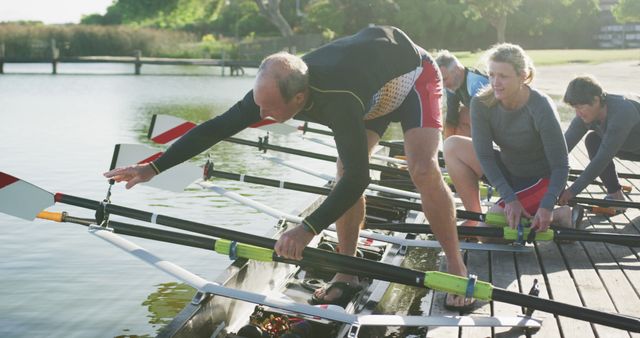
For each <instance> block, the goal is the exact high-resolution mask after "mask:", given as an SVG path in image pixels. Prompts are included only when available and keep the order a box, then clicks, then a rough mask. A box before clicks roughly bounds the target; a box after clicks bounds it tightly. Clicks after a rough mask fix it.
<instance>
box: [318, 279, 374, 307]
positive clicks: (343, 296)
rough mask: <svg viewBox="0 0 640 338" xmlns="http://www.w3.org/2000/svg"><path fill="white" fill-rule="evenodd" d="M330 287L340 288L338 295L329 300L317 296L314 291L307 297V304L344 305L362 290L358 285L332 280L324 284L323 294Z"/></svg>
mask: <svg viewBox="0 0 640 338" xmlns="http://www.w3.org/2000/svg"><path fill="white" fill-rule="evenodd" d="M332 289H337V290H340V291H341V292H340V296H338V297H337V298H334V299H331V300H324V297H323V298H320V297H317V296H316V295H315V293H314V294H313V295H311V299H309V304H311V305H318V304H334V305H339V306H342V307H346V306H347V304H349V302H350V301H351V299H353V297H354V296H355V295H356V294H357V293H358V292H360V291H361V290H362V287H361V286H360V285H356V286H353V285H351V284H349V283H347V282H333V283H327V284H326V285H325V286H324V295H325V296H326V295H328V294H329V293H330V292H331V290H332Z"/></svg>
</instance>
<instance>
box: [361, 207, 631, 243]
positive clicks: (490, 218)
mask: <svg viewBox="0 0 640 338" xmlns="http://www.w3.org/2000/svg"><path fill="white" fill-rule="evenodd" d="M486 218H487V222H488V223H489V224H492V225H495V226H494V227H470V226H458V227H457V231H458V235H462V236H478V237H489V238H501V239H504V240H509V241H518V237H519V236H518V230H517V229H512V228H510V227H509V226H508V224H507V222H506V219H505V217H504V215H502V214H492V213H488V214H487V217H486ZM528 222H530V221H529V220H526V221H525V219H523V223H525V224H523V225H528ZM366 229H372V230H373V229H377V230H388V231H397V232H407V233H417V234H419V233H425V234H431V233H433V232H432V230H431V226H429V225H427V224H418V223H367V225H366ZM531 233H532V232H531V230H530V229H529V228H524V229H523V233H522V234H521V235H520V237H521V238H523V239H525V240H529V236H530V235H531ZM531 236H532V238H531V240H534V241H560V242H561V241H584V242H603V243H611V244H618V245H624V246H629V247H640V235H626V234H618V233H605V232H592V231H586V230H579V229H567V228H562V227H557V226H552V227H551V229H550V230H548V231H543V232H535V231H534V232H533V235H531Z"/></svg>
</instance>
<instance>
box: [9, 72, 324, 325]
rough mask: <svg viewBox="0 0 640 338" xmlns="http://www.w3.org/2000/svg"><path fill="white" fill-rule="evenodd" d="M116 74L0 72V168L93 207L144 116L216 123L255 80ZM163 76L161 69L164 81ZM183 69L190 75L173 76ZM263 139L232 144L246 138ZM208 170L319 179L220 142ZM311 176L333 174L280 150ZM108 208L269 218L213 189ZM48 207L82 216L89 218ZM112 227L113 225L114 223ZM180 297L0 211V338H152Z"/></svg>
mask: <svg viewBox="0 0 640 338" xmlns="http://www.w3.org/2000/svg"><path fill="white" fill-rule="evenodd" d="M130 68H132V67H129V66H121V65H64V64H63V65H60V66H59V72H60V73H62V74H59V75H55V76H54V75H48V74H47V73H48V72H50V65H5V72H6V73H7V74H4V75H0V117H1V122H0V139H1V140H2V142H0V170H1V171H4V172H7V173H9V174H12V175H14V176H17V177H20V178H22V179H24V180H27V181H30V182H31V183H33V184H35V185H38V186H40V187H42V188H44V189H47V190H49V191H52V192H63V193H67V194H71V195H76V196H82V197H86V198H91V199H95V200H101V199H103V198H104V197H105V193H106V191H107V187H108V185H107V182H106V180H105V179H104V178H103V177H102V175H101V174H102V173H103V172H104V171H106V170H107V169H108V166H109V164H110V161H111V156H112V152H113V147H114V144H116V143H145V142H146V143H148V141H146V140H145V138H146V130H147V128H148V126H149V120H150V117H151V115H152V114H154V113H160V114H173V115H178V116H181V117H183V118H188V119H195V120H199V121H202V120H205V119H207V118H208V117H210V116H214V115H216V114H220V113H222V112H224V111H225V110H226V108H227V107H229V106H230V105H232V104H233V103H235V102H236V101H237V100H239V99H240V98H241V97H242V96H243V95H244V93H245V92H246V91H247V90H249V89H250V88H251V86H252V82H253V77H251V76H244V77H240V78H231V77H220V76H217V75H215V73H217V72H219V71H212V70H209V69H199V70H198V69H195V70H194V68H178V67H157V68H153V67H148V66H145V67H143V70H142V72H143V75H141V76H134V75H131V73H132V71H133V70H132V69H130ZM167 73H173V75H171V74H167ZM184 73H191V74H192V76H185V75H180V74H184ZM263 134H264V133H262V132H256V131H245V132H243V133H241V134H240V135H239V136H240V137H243V138H246V139H251V140H257V137H258V136H262V135H263ZM271 140H272V142H273V143H274V144H280V145H285V144H286V145H288V146H291V147H298V148H304V149H306V150H311V151H319V152H324V153H327V154H333V151H332V150H331V149H329V148H326V147H323V146H321V145H315V144H313V143H310V142H308V141H304V140H302V139H301V138H300V136H299V135H288V136H278V135H273V136H272V137H271ZM211 156H212V158H213V160H214V161H215V163H216V168H217V169H219V170H224V171H232V172H243V173H247V174H251V175H256V176H268V177H271V178H278V179H281V178H286V179H287V180H291V181H297V182H302V183H306V184H322V183H324V182H323V181H322V180H320V179H316V178H313V177H310V176H307V175H305V174H302V173H298V172H296V171H293V170H291V169H287V168H284V167H280V166H276V165H274V164H272V163H271V162H269V161H267V160H264V159H262V158H260V156H258V151H257V150H256V149H253V148H249V147H246V146H240V145H232V144H227V143H224V142H223V143H221V144H219V145H218V146H216V147H214V148H213V151H212V152H211ZM279 156H281V157H283V158H285V159H289V160H295V161H298V162H300V163H303V164H305V165H307V166H310V167H313V168H315V169H317V170H322V171H325V172H327V173H333V171H334V165H333V164H331V163H327V162H322V161H318V160H312V159H303V158H301V157H297V156H293V155H286V154H279ZM216 182H218V183H219V185H221V186H223V187H225V188H227V189H230V190H233V191H236V192H239V193H241V194H243V195H245V196H248V197H251V198H253V199H255V200H258V201H260V202H262V203H266V204H268V205H270V206H272V207H275V208H278V209H280V210H284V211H291V210H293V209H294V207H295V208H297V207H301V205H300V203H301V201H305V200H309V199H310V198H311V195H309V194H305V193H297V192H292V191H284V190H279V189H275V188H268V187H261V186H256V185H248V184H243V183H238V182H230V181H223V180H217V181H216ZM112 202H113V203H115V204H120V205H126V206H129V207H133V208H140V209H144V210H149V211H155V212H158V213H161V214H167V215H172V216H177V217H183V218H187V219H189V220H194V221H199V222H205V223H208V224H212V225H219V226H224V227H229V228H234V229H236V230H240V231H245V232H249V233H253V234H261V233H266V232H267V231H268V229H269V227H271V226H273V225H274V224H275V221H274V220H273V219H272V218H270V217H268V216H265V215H261V214H259V213H257V212H255V211H253V209H249V208H247V207H244V206H240V205H238V204H237V203H235V202H232V201H228V200H226V199H224V198H222V197H219V196H217V195H215V194H213V193H210V192H206V191H202V190H197V189H192V190H188V191H186V192H183V193H180V194H175V193H170V192H165V191H161V190H156V189H153V188H149V187H140V186H138V187H136V188H134V189H132V190H129V191H126V190H125V189H124V188H123V187H122V186H120V185H118V186H116V187H114V188H113V195H112ZM49 210H53V211H62V210H65V211H68V212H70V214H72V215H77V216H81V217H90V216H91V215H92V213H91V212H90V211H88V210H84V209H79V208H74V207H71V206H66V205H61V204H58V205H55V206H54V207H52V208H50V209H49ZM114 219H118V220H121V219H120V218H117V217H114ZM131 240H132V241H134V242H135V243H137V244H139V245H141V246H143V247H145V248H147V249H149V250H150V251H152V252H154V253H156V254H159V255H160V256H161V257H163V258H165V259H167V260H170V261H173V262H175V263H177V264H179V265H182V266H183V267H185V268H187V269H189V270H191V271H193V272H195V273H197V274H198V275H200V276H202V277H204V278H207V279H214V278H215V277H216V276H217V275H218V274H219V273H220V271H222V270H223V269H224V268H225V267H226V265H227V264H228V262H229V259H228V258H225V257H222V256H220V255H216V254H215V253H212V252H210V251H205V250H199V249H193V248H186V247H180V246H177V245H172V244H165V243H158V242H153V241H148V240H141V239H135V238H132V239H131ZM191 292H192V290H190V289H189V288H185V287H184V286H183V285H181V284H176V283H175V280H174V279H173V278H171V277H168V276H167V275H165V274H164V273H162V272H160V271H157V270H155V269H154V268H152V267H150V266H148V265H146V263H144V262H142V261H139V260H138V259H136V258H134V257H132V256H129V255H128V254H126V253H124V252H122V251H121V250H120V249H117V248H116V247H114V246H112V245H110V244H108V243H106V242H104V241H102V240H101V239H99V238H97V237H95V236H93V235H90V234H89V233H88V232H87V231H86V228H84V227H82V226H79V225H74V224H59V223H52V222H48V221H42V220H37V221H34V222H28V221H23V220H20V219H17V218H13V217H10V216H6V215H0V337H83V338H84V337H128V336H154V335H155V334H156V333H157V331H158V330H159V329H160V328H161V327H162V326H163V325H164V324H166V323H167V322H168V321H169V320H170V319H171V318H172V317H173V316H175V314H176V313H177V312H178V311H179V310H180V309H181V308H182V307H183V305H184V304H185V303H186V302H187V301H189V300H190V298H191Z"/></svg>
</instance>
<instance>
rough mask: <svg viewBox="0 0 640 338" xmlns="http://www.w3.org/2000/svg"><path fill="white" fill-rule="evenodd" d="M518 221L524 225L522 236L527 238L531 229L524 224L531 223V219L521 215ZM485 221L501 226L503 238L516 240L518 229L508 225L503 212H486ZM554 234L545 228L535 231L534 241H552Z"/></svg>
mask: <svg viewBox="0 0 640 338" xmlns="http://www.w3.org/2000/svg"><path fill="white" fill-rule="evenodd" d="M520 222H521V223H522V225H523V226H525V228H524V229H522V230H523V231H524V234H523V237H524V238H527V237H528V236H529V233H530V232H531V229H530V228H528V227H526V226H527V225H529V224H531V220H530V219H528V218H524V217H522V218H521V219H520ZM485 223H487V224H490V225H495V226H500V227H503V232H504V239H506V240H511V241H517V240H518V229H512V228H511V227H509V223H507V218H506V217H505V216H504V214H501V213H493V212H488V213H487V215H486V216H485ZM554 235H555V232H554V231H553V230H545V231H541V232H537V233H536V237H535V239H536V241H553V239H554Z"/></svg>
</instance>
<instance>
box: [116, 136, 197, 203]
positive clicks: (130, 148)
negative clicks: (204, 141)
mask: <svg viewBox="0 0 640 338" xmlns="http://www.w3.org/2000/svg"><path fill="white" fill-rule="evenodd" d="M161 155H162V152H159V151H157V150H155V149H151V148H149V147H146V146H144V145H140V144H117V145H116V147H115V149H114V153H113V161H112V162H111V166H112V168H111V169H113V168H120V167H126V166H130V165H133V164H140V163H148V162H151V161H153V160H155V159H157V158H158V157H160V156H161ZM199 178H202V168H200V167H198V166H196V165H194V164H191V163H187V162H184V163H181V164H178V165H177V166H175V167H173V168H171V169H168V170H166V171H163V172H162V173H160V175H157V176H156V177H154V178H153V179H152V180H151V181H149V182H145V183H143V184H144V185H147V186H150V187H154V188H158V189H164V190H169V191H173V192H182V191H183V190H184V189H185V188H186V187H187V186H188V185H189V184H191V183H193V182H195V181H196V180H197V179H199Z"/></svg>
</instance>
